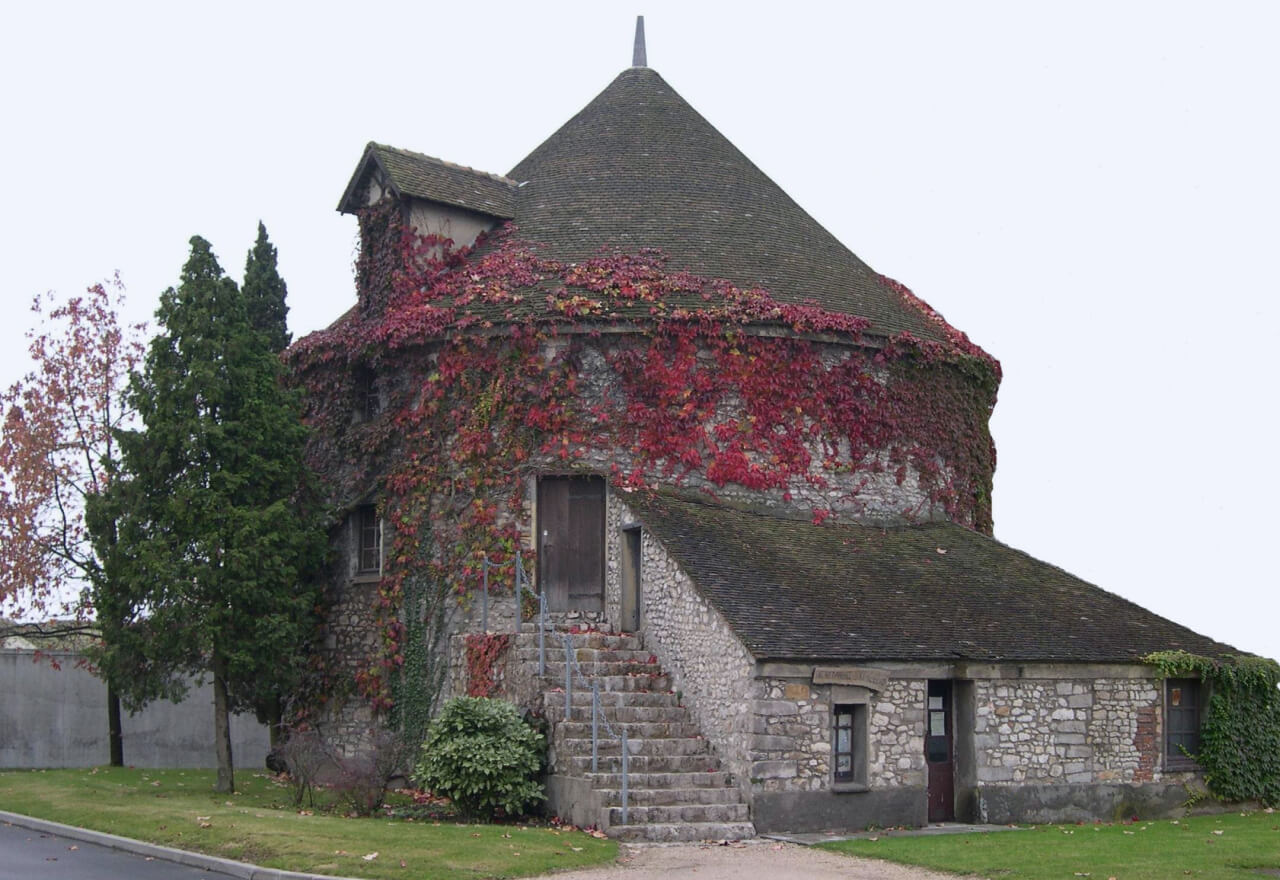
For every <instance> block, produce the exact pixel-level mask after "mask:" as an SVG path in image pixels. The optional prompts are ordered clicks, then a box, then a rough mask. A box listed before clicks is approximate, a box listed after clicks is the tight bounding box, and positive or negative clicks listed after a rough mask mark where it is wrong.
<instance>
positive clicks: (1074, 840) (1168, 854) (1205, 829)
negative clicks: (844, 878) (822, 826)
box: [822, 811, 1280, 880]
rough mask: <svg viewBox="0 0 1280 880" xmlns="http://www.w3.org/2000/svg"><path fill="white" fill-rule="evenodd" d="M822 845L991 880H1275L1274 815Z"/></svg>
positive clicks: (1279, 847)
mask: <svg viewBox="0 0 1280 880" xmlns="http://www.w3.org/2000/svg"><path fill="white" fill-rule="evenodd" d="M822 846H824V847H825V848H827V849H831V850H835V851H836V852H842V853H848V854H850V855H855V856H868V857H872V858H878V859H887V860H889V861H893V862H903V863H906V864H909V865H921V866H924V867H928V868H935V869H938V870H942V871H952V872H955V873H957V874H977V875H980V876H983V877H990V878H994V880H1006V878H1007V880H1015V878H1016V880H1074V878H1077V877H1092V878H1095V880H1108V878H1112V877H1114V878H1116V880H1178V878H1182V877H1191V878H1196V880H1260V878H1264V877H1268V876H1270V877H1277V876H1280V811H1277V812H1265V811H1263V812H1256V813H1250V814H1244V815H1242V814H1239V813H1227V814H1223V815H1213V816H1189V817H1186V818H1182V819H1174V820H1169V819H1159V820H1152V821H1138V822H1134V823H1133V824H1097V825H1039V826H1035V827H1033V828H1031V829H1029V830H1024V831H1001V832H995V833H990V834H945V835H936V836H931V837H892V836H888V837H885V836H882V837H880V838H879V839H877V840H846V841H841V842H839V843H828V844H822ZM1264 870H1265V871H1269V872H1270V873H1262V872H1263V871H1264Z"/></svg>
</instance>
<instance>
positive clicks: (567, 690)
mask: <svg viewBox="0 0 1280 880" xmlns="http://www.w3.org/2000/svg"><path fill="white" fill-rule="evenodd" d="M512 563H514V564H515V590H514V594H515V599H516V632H517V633H519V632H521V631H523V628H524V619H523V608H522V606H523V604H524V602H523V598H524V595H525V593H528V594H529V595H530V596H533V597H535V598H536V599H537V600H538V675H540V676H545V675H546V674H547V621H548V617H547V597H546V594H545V593H543V592H539V591H536V590H534V589H533V587H532V586H530V584H529V576H528V575H527V574H526V573H525V570H524V559H523V557H522V556H521V554H520V551H519V550H518V549H517V550H516V554H515V557H514V558H513V559H509V560H507V561H506V562H500V563H499V562H490V561H489V554H488V553H484V554H481V573H482V583H483V588H482V590H481V593H480V625H481V627H482V628H483V629H484V631H485V632H488V631H489V569H491V568H505V567H506V566H508V565H511V564H512ZM561 638H562V640H563V642H564V659H565V663H564V720H565V721H568V720H569V718H570V716H571V715H572V708H571V707H572V704H573V681H574V672H575V671H576V672H577V676H578V678H579V679H580V680H581V681H582V682H583V684H590V685H591V772H592V773H598V772H600V724H601V722H603V723H604V728H605V731H606V733H607V735H608V736H609V737H610V738H612V739H616V740H618V741H619V743H620V744H621V748H622V773H621V776H622V822H623V824H624V825H625V824H626V822H627V817H628V815H629V814H628V804H627V802H628V799H629V793H630V785H629V779H630V756H631V750H630V747H629V744H628V741H627V731H626V729H625V728H624V729H621V730H614V729H613V725H612V724H610V723H609V719H608V718H606V717H605V716H604V708H603V706H601V704H600V683H599V682H598V681H594V680H592V679H591V677H590V676H588V675H587V674H586V673H585V672H584V671H583V669H582V666H581V664H579V663H578V658H577V657H576V656H575V655H574V652H573V637H572V635H570V634H569V633H563V634H562V636H561ZM618 723H619V725H621V724H622V722H618Z"/></svg>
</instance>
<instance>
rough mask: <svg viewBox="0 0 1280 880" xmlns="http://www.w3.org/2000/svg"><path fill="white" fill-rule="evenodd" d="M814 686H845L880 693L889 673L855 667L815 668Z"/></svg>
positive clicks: (886, 683) (886, 682)
mask: <svg viewBox="0 0 1280 880" xmlns="http://www.w3.org/2000/svg"><path fill="white" fill-rule="evenodd" d="M813 683H814V684H847V685H857V686H858V687H864V688H868V689H869V690H873V691H882V690H884V689H885V686H886V685H888V683H889V673H887V672H885V671H884V670H883V669H868V668H866V667H857V666H815V667H814V669H813Z"/></svg>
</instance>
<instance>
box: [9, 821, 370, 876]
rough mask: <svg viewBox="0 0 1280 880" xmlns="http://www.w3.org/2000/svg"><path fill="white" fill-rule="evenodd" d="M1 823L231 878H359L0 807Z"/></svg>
mask: <svg viewBox="0 0 1280 880" xmlns="http://www.w3.org/2000/svg"><path fill="white" fill-rule="evenodd" d="M0 822H6V823H8V824H10V825H17V826H18V827H19V828H27V829H30V830H32V831H43V832H45V833H47V834H56V835H58V836H59V837H66V838H69V839H71V840H79V841H82V842H84V843H96V844H98V845H99V846H105V847H108V848H110V849H118V850H121V851H122V852H128V853H133V854H134V855H139V856H150V857H151V858H153V859H163V860H164V861H167V862H173V863H175V864H178V865H185V866H186V867H189V868H202V869H204V870H207V871H218V872H221V873H223V874H226V875H228V876H231V877H237V878H240V880H359V878H356V877H335V876H333V875H331V874H323V875H322V874H304V873H302V872H299V871H282V870H280V869H278V868H263V867H260V866H258V865H250V864H249V863H247V862H236V861H232V860H231V859H222V858H218V857H217V856H206V855H203V854H201V853H193V852H187V851H186V850H184V849H174V848H173V847H171V846H160V845H159V844H155V843H146V842H144V841H141V840H134V839H133V838H130V837H120V836H119V835H116V834H107V833H106V832H104V831H90V830H89V829H88V828H77V827H76V826H74V825H63V824H62V823H61V822H50V821H49V820H48V819H36V818H34V817H32V816H24V815H22V814H21V813H10V812H8V811H7V810H0Z"/></svg>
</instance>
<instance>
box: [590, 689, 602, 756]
mask: <svg viewBox="0 0 1280 880" xmlns="http://www.w3.org/2000/svg"><path fill="white" fill-rule="evenodd" d="M599 719H600V683H599V682H595V681H593V682H591V772H592V773H598V772H599V771H600V757H599V755H600V720H599Z"/></svg>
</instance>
